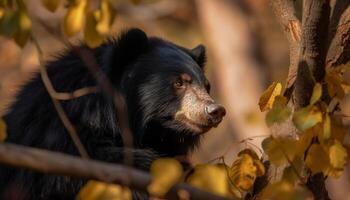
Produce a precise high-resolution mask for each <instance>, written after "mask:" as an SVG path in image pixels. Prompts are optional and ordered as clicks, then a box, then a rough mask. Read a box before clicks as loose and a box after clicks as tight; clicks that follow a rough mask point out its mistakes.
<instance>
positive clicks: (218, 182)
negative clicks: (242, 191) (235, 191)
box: [187, 165, 230, 196]
mask: <svg viewBox="0 0 350 200" xmlns="http://www.w3.org/2000/svg"><path fill="white" fill-rule="evenodd" d="M187 182H188V183H189V184H190V185H192V186H193V187H196V188H199V189H201V190H204V191H207V192H212V193H215V194H218V195H221V196H227V195H229V194H230V191H229V184H228V177H227V172H226V169H225V168H224V167H220V166H216V165H197V166H196V167H195V169H194V173H193V174H191V175H190V176H189V177H188V178H187Z"/></svg>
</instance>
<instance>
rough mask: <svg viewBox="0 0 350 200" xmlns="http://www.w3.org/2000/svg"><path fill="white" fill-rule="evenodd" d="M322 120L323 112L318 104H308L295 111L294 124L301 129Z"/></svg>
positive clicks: (303, 129)
mask: <svg viewBox="0 0 350 200" xmlns="http://www.w3.org/2000/svg"><path fill="white" fill-rule="evenodd" d="M321 121H322V113H321V111H320V110H319V109H318V108H317V107H316V106H307V107H305V108H302V109H300V110H298V111H296V112H295V113H294V116H293V122H294V125H295V126H296V127H297V128H298V129H299V130H300V131H305V130H306V129H309V128H311V127H313V126H315V125H316V124H317V123H319V122H321Z"/></svg>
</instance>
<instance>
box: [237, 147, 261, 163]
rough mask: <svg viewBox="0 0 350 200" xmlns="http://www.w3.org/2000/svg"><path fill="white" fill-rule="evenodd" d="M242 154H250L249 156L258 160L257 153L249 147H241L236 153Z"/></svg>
mask: <svg viewBox="0 0 350 200" xmlns="http://www.w3.org/2000/svg"><path fill="white" fill-rule="evenodd" d="M242 154H248V155H250V157H252V158H253V159H254V160H259V156H258V154H257V153H256V152H255V151H254V150H253V149H250V148H246V149H243V150H242V151H240V152H239V153H238V156H241V155H242Z"/></svg>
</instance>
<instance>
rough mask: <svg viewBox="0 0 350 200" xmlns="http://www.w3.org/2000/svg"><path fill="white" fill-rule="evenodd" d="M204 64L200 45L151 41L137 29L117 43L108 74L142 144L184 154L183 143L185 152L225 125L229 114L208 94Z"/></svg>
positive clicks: (128, 32) (203, 52) (203, 55)
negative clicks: (224, 121)
mask: <svg viewBox="0 0 350 200" xmlns="http://www.w3.org/2000/svg"><path fill="white" fill-rule="evenodd" d="M205 59H206V56H205V48H204V46H202V45H199V46H197V47H195V48H194V49H186V48H184V47H180V46H178V45H175V44H173V43H171V42H168V41H165V40H162V39H159V38H155V37H147V35H146V34H145V33H144V32H143V31H141V30H139V29H131V30H129V31H127V32H125V33H124V34H122V35H121V36H120V38H119V39H118V40H117V41H116V42H115V46H114V51H113V61H112V66H113V67H112V69H111V72H110V73H109V74H110V78H111V80H112V81H113V82H114V84H115V85H116V86H117V87H119V88H120V90H121V91H122V92H123V94H124V96H125V98H126V102H127V105H128V112H129V123H130V127H131V129H132V131H133V132H134V133H135V135H136V137H137V141H138V143H139V144H141V145H143V146H153V147H154V146H155V144H154V143H159V142H162V143H164V145H163V146H164V147H160V149H161V150H163V151H164V148H170V147H169V146H172V145H173V146H174V147H173V148H176V149H181V147H180V146H181V145H182V144H183V145H184V146H185V147H184V148H185V149H184V150H183V151H187V149H186V148H187V146H188V148H191V146H194V145H195V144H194V143H196V142H197V140H198V138H199V137H200V135H202V134H203V133H205V132H207V131H208V130H209V129H211V128H212V127H216V126H217V125H218V124H219V123H220V122H221V120H222V118H223V117H224V115H225V109H224V107H223V106H221V105H219V104H217V103H215V101H214V100H213V99H212V98H211V97H210V95H209V92H210V83H209V81H208V80H207V78H206V77H205V75H204V65H205ZM184 140H186V141H184ZM170 143H171V144H170ZM185 143H186V144H185ZM187 143H188V144H187ZM158 145H159V144H157V146H158ZM154 148H156V147H154ZM156 149H157V148H156ZM170 151H174V150H173V149H172V150H170ZM180 152H182V150H180Z"/></svg>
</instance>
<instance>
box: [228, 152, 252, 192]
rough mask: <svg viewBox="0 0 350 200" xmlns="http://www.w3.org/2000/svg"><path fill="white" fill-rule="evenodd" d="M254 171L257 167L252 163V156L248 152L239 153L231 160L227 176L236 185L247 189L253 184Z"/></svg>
mask: <svg viewBox="0 0 350 200" xmlns="http://www.w3.org/2000/svg"><path fill="white" fill-rule="evenodd" d="M256 173H257V168H256V166H255V165H254V160H253V158H252V157H251V156H250V155H248V154H241V155H240V156H239V158H238V159H236V160H235V161H234V162H233V164H232V166H231V169H230V171H229V177H230V178H231V180H232V181H233V183H234V184H235V186H236V187H238V188H239V189H241V190H244V191H247V190H249V189H250V188H251V187H252V186H253V185H254V181H255V179H256Z"/></svg>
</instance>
